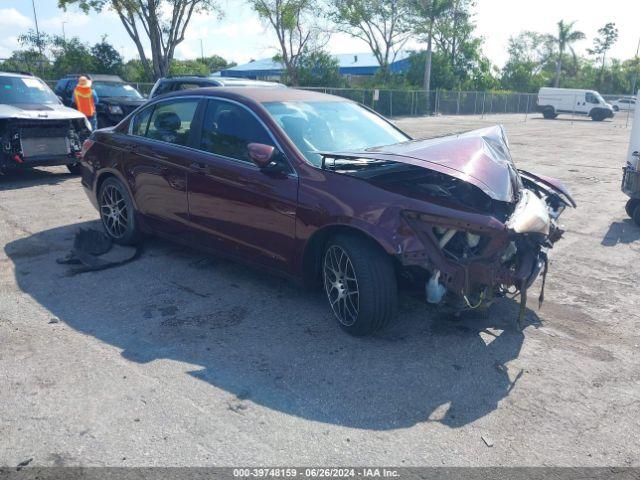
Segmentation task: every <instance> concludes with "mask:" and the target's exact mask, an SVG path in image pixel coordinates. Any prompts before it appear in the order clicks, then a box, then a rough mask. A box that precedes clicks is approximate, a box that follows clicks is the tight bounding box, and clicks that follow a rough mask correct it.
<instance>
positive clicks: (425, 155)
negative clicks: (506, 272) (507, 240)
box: [319, 126, 522, 202]
mask: <svg viewBox="0 0 640 480" xmlns="http://www.w3.org/2000/svg"><path fill="white" fill-rule="evenodd" d="M319 153H320V154H321V155H322V156H323V157H325V158H336V159H372V160H379V161H390V162H397V163H404V164H408V165H414V166H417V167H423V168H428V169H430V170H434V171H437V172H440V173H444V174H446V175H449V176H452V177H455V178H458V179H460V180H463V181H465V182H468V183H471V184H473V185H475V186H476V187H478V188H480V189H481V190H482V191H483V192H485V193H486V194H487V195H488V196H489V197H491V198H493V199H494V200H499V201H503V202H516V201H517V199H518V192H519V190H520V189H521V188H522V184H521V181H520V177H519V175H518V171H517V170H516V167H515V165H514V163H513V160H512V159H511V153H510V152H509V146H508V143H507V139H506V137H505V134H504V130H503V128H502V126H494V127H488V128H483V129H479V130H472V131H470V132H466V133H461V134H456V135H448V136H444V137H438V138H432V139H427V140H412V141H408V142H402V143H396V144H393V145H386V146H382V147H374V148H368V149H366V150H363V151H359V152H319ZM323 164H324V163H323Z"/></svg>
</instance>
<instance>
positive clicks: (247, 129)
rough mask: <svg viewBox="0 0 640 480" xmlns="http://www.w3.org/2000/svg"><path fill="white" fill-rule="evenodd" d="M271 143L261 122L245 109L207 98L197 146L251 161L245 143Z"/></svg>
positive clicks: (225, 155)
mask: <svg viewBox="0 0 640 480" xmlns="http://www.w3.org/2000/svg"><path fill="white" fill-rule="evenodd" d="M250 143H263V144H265V145H272V146H275V145H273V141H272V140H271V137H270V136H269V134H268V133H267V131H266V130H265V128H264V127H263V126H262V125H261V124H260V122H259V121H258V120H257V119H256V118H255V117H254V116H253V115H252V114H251V113H250V112H249V111H248V110H246V109H245V108H243V107H241V106H240V105H236V104H234V103H229V102H224V101H221V100H209V101H208V102H207V110H206V112H205V115H204V120H203V122H202V136H201V138H200V149H201V150H204V151H207V152H211V153H215V154H217V155H222V156H224V157H229V158H234V159H236V160H242V161H245V162H251V159H250V158H249V152H248V149H247V145H249V144H250Z"/></svg>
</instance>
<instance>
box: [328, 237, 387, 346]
mask: <svg viewBox="0 0 640 480" xmlns="http://www.w3.org/2000/svg"><path fill="white" fill-rule="evenodd" d="M337 252H343V253H344V255H346V259H344V258H343V257H340V260H338V263H339V264H340V265H342V264H344V265H345V272H346V273H345V275H344V276H343V277H342V280H339V279H338V276H337V275H335V274H334V273H333V272H334V270H332V269H331V268H329V267H328V263H329V262H331V261H332V260H331V259H332V258H333V263H332V265H334V266H335V258H336V257H335V255H334V256H333V257H332V255H333V254H335V253H337ZM343 261H344V263H343ZM347 261H348V262H350V264H351V266H352V270H353V279H354V280H355V282H354V281H352V280H349V275H348V272H349V270H348V268H347V265H348V263H347ZM340 268H341V267H340ZM322 278H323V288H324V290H325V295H326V296H327V300H328V302H329V305H330V307H331V309H332V311H333V313H334V315H335V317H336V319H337V320H338V323H339V325H340V327H341V328H342V329H343V330H344V331H345V332H347V333H348V334H350V335H353V336H356V337H363V336H366V335H370V334H372V333H374V332H375V331H377V330H379V329H381V328H383V327H385V326H386V325H387V324H388V323H389V321H390V320H391V319H392V318H393V316H394V315H395V310H396V306H397V301H398V285H397V279H396V275H395V270H394V268H393V264H392V262H391V258H389V256H388V255H387V254H386V253H385V252H384V251H382V250H381V249H380V248H379V247H377V246H376V245H374V244H372V243H371V242H369V241H367V240H365V239H363V238H359V237H357V236H355V235H343V234H341V235H336V236H334V237H332V238H331V239H330V240H329V241H328V242H327V244H326V248H325V252H324V255H323V259H322ZM337 283H339V284H341V285H342V287H336V284H337ZM354 283H355V290H356V291H357V293H356V294H354V293H353V286H354ZM340 289H342V290H340ZM349 290H352V292H349ZM340 291H342V292H345V291H346V292H347V294H346V295H343V297H342V298H346V299H352V300H353V298H355V301H352V302H351V303H350V305H351V307H355V308H356V310H355V315H354V314H352V313H353V311H352V308H351V307H347V300H344V302H341V301H340V300H339V299H338V297H340V295H341V293H339V292H340ZM332 293H333V294H335V295H332ZM334 297H335V298H336V300H335V301H334V303H332V301H333V298H334ZM342 303H344V309H343V310H344V315H343V314H342V312H341V307H340V305H341V304H342ZM347 308H348V310H346V309H347ZM341 317H342V318H341Z"/></svg>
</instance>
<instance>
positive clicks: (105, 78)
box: [65, 73, 126, 83]
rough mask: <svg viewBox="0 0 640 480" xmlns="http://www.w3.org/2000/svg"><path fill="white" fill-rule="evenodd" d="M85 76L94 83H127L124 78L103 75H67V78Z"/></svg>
mask: <svg viewBox="0 0 640 480" xmlns="http://www.w3.org/2000/svg"><path fill="white" fill-rule="evenodd" d="M83 75H87V76H89V77H91V80H92V81H94V82H96V81H97V82H115V83H126V82H125V81H124V80H123V79H122V78H120V77H119V76H118V75H107V74H103V73H95V74H94V73H71V74H69V75H66V77H65V78H78V77H81V76H83Z"/></svg>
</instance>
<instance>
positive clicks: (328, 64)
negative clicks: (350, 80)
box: [299, 50, 345, 87]
mask: <svg viewBox="0 0 640 480" xmlns="http://www.w3.org/2000/svg"><path fill="white" fill-rule="evenodd" d="M299 84H300V85H302V86H305V87H341V86H344V85H345V81H344V78H343V77H342V75H340V64H339V63H338V60H337V59H336V58H335V57H334V56H333V55H331V54H329V53H327V52H325V51H323V50H318V51H315V52H311V53H305V54H303V55H302V57H301V59H300V66H299Z"/></svg>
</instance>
